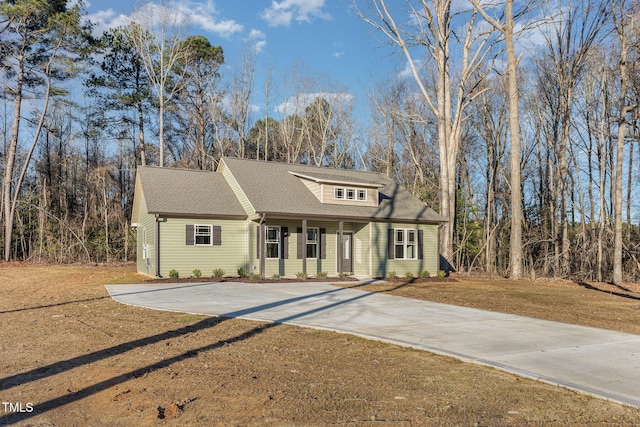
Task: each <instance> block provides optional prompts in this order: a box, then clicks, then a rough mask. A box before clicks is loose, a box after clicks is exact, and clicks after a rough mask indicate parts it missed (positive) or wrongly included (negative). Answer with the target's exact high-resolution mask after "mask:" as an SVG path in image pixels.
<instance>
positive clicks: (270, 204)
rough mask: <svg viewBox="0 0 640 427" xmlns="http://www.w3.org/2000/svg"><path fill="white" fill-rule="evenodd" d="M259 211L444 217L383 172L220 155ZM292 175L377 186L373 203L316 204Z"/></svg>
mask: <svg viewBox="0 0 640 427" xmlns="http://www.w3.org/2000/svg"><path fill="white" fill-rule="evenodd" d="M223 161H224V163H225V164H226V166H227V167H228V168H229V170H230V171H231V173H232V174H233V176H234V177H235V179H236V180H237V182H238V184H239V185H240V187H241V188H242V189H243V191H244V193H245V194H246V196H247V198H248V199H249V201H250V202H251V204H252V206H253V207H254V208H255V210H256V212H258V213H266V214H279V215H288V216H291V215H295V216H303V215H304V216H309V217H322V216H325V217H331V218H345V219H354V220H356V219H377V220H390V221H401V222H423V223H438V222H443V221H444V218H443V217H441V216H440V215H438V214H437V213H436V212H435V211H433V209H431V208H429V207H428V206H427V205H426V204H425V203H423V202H422V201H420V200H419V199H418V198H416V197H415V196H413V195H412V194H411V193H410V192H409V191H407V190H406V189H405V188H404V187H402V186H400V185H398V184H396V183H395V182H394V181H393V180H392V179H390V178H389V177H387V176H386V175H383V174H379V173H374V172H361V171H354V170H343V169H339V170H338V169H329V168H319V167H314V166H305V165H295V164H288V163H276V162H264V161H257V160H244V159H236V158H224V159H223ZM294 174H299V175H306V176H313V175H315V176H317V177H321V179H323V180H327V181H331V180H335V181H339V182H353V183H358V182H360V183H363V184H365V183H366V184H379V185H381V187H380V188H379V193H380V203H379V206H378V207H371V206H351V205H338V204H327V203H321V202H320V201H319V200H318V199H317V198H316V197H315V196H314V195H313V194H312V193H311V191H309V189H308V188H307V187H306V186H305V185H304V184H303V183H302V181H301V180H300V178H298V177H296V176H295V175H294Z"/></svg>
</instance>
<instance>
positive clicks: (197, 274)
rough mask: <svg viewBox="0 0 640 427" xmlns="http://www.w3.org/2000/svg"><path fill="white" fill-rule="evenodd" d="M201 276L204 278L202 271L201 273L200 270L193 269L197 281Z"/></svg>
mask: <svg viewBox="0 0 640 427" xmlns="http://www.w3.org/2000/svg"><path fill="white" fill-rule="evenodd" d="M200 276H202V271H200V269H199V268H194V269H193V277H195V278H196V279H199V278H200Z"/></svg>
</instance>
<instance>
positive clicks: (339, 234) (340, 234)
mask: <svg viewBox="0 0 640 427" xmlns="http://www.w3.org/2000/svg"><path fill="white" fill-rule="evenodd" d="M343 229H344V221H342V220H340V221H338V254H337V257H338V259H337V260H336V262H337V263H338V274H339V275H341V274H342V249H343V246H342V245H343V242H342V234H343V233H342V231H343Z"/></svg>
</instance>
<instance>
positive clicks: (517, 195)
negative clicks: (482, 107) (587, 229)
mask: <svg viewBox="0 0 640 427" xmlns="http://www.w3.org/2000/svg"><path fill="white" fill-rule="evenodd" d="M469 1H470V2H471V3H472V4H473V7H474V8H475V10H477V11H478V12H479V13H480V14H481V15H482V17H483V18H484V19H485V20H486V21H487V22H488V23H489V24H491V25H492V26H493V28H495V29H496V30H497V31H499V32H500V33H502V36H503V37H504V42H505V50H506V54H507V87H508V93H509V136H510V141H511V237H510V241H509V258H510V259H509V264H510V265H511V277H512V278H513V279H515V280H520V279H522V188H521V185H522V183H521V179H520V175H521V166H520V118H519V115H518V102H519V101H518V63H519V62H520V59H519V58H516V52H515V43H514V27H515V19H516V18H517V17H522V16H523V15H524V14H525V13H526V12H527V11H529V10H530V9H531V8H532V7H533V5H534V4H535V2H536V1H535V0H532V1H530V2H528V3H527V4H526V5H525V6H524V8H523V9H522V10H520V11H518V12H514V10H513V3H514V0H506V2H505V5H504V13H503V16H504V21H500V20H498V19H496V18H493V17H491V16H490V15H489V14H488V13H487V11H486V10H485V8H484V7H483V6H481V5H480V3H479V1H478V0H469Z"/></svg>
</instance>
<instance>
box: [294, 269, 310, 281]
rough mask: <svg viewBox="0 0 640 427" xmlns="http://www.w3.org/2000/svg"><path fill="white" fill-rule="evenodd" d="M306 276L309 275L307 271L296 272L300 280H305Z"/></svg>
mask: <svg viewBox="0 0 640 427" xmlns="http://www.w3.org/2000/svg"><path fill="white" fill-rule="evenodd" d="M307 277H309V275H308V274H307V273H303V272H302V271H298V272H297V273H296V278H297V279H300V280H307Z"/></svg>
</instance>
